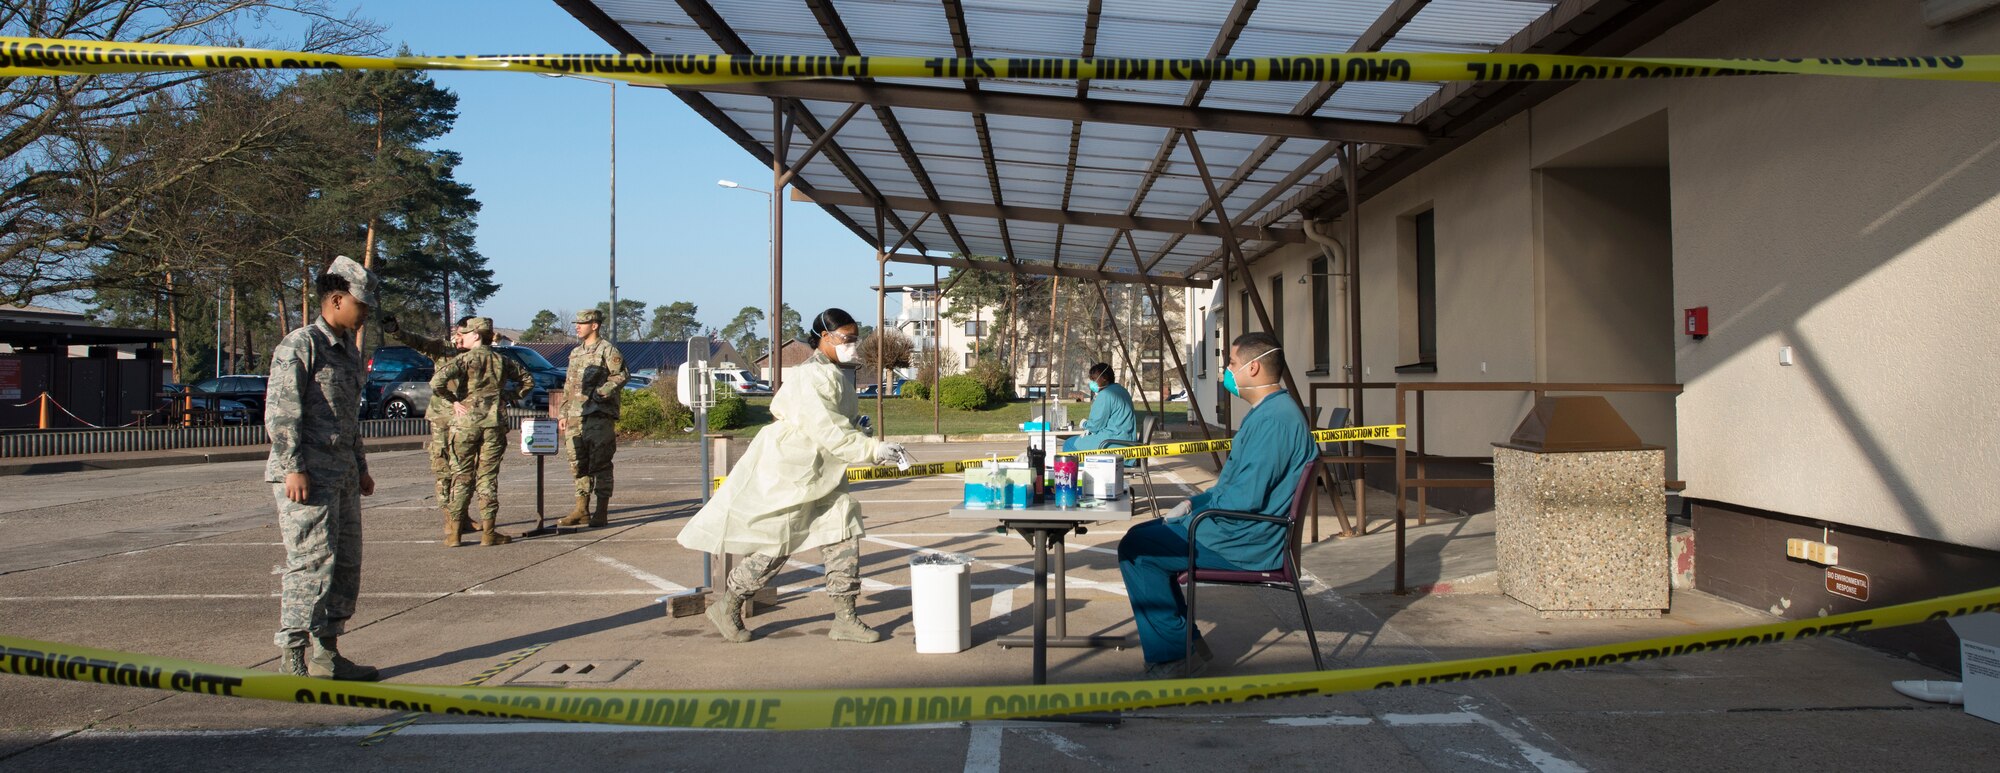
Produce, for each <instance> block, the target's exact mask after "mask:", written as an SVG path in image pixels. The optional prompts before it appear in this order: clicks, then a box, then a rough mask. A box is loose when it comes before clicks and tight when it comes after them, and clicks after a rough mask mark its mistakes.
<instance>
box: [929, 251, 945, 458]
mask: <svg viewBox="0 0 2000 773" xmlns="http://www.w3.org/2000/svg"><path fill="white" fill-rule="evenodd" d="M943 306H944V288H942V287H939V286H938V268H937V266H931V391H930V395H931V434H933V435H943V434H944V424H943V423H942V419H941V418H940V417H939V415H938V406H939V405H941V403H939V402H938V394H937V391H938V378H939V377H940V376H941V375H943V374H944V362H943V361H942V360H939V359H938V357H939V355H940V354H942V353H943V351H944V348H943V347H941V346H939V345H938V342H940V341H943V340H944V313H943V311H942V309H943Z"/></svg>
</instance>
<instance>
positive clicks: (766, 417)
mask: <svg viewBox="0 0 2000 773" xmlns="http://www.w3.org/2000/svg"><path fill="white" fill-rule="evenodd" d="M1069 406H1070V407H1069V419H1070V421H1072V422H1076V423H1081V422H1082V421H1083V419H1084V417H1086V416H1089V415H1090V404H1089V403H1070V404H1069ZM1154 407H1158V403H1155V404H1154ZM882 408H883V413H884V414H885V416H886V418H877V419H876V420H875V428H876V430H877V431H878V432H879V433H880V434H882V435H929V434H932V424H931V404H930V403H929V402H927V401H924V400H913V399H910V398H908V397H885V398H882ZM1133 408H1135V409H1136V410H1138V411H1140V412H1141V413H1144V412H1145V410H1146V406H1145V404H1143V403H1138V404H1134V405H1133ZM1039 411H1041V403H1039V402H1034V403H1030V402H1027V401H1025V400H1023V401H1018V402H1011V403H1005V404H1002V405H999V406H995V407H992V408H988V409H985V410H979V411H955V410H952V409H950V408H940V409H939V410H938V412H937V421H938V423H937V427H938V431H940V432H942V433H943V434H945V435H984V434H993V433H1001V432H1019V431H1021V423H1022V422H1025V421H1027V420H1028V417H1029V416H1031V415H1033V414H1035V413H1037V412H1039ZM861 413H862V414H863V415H869V416H872V415H874V413H875V398H872V397H864V398H862V399H861ZM1186 421H1187V404H1186V403H1170V404H1169V405H1168V408H1167V423H1168V424H1170V425H1171V424H1181V423H1185V422H1186ZM769 423H771V398H768V397H752V398H750V424H749V425H748V426H746V427H743V428H742V429H735V430H729V431H728V432H727V433H726V434H729V435H733V436H735V437H749V436H751V435H755V434H757V430H760V429H763V428H764V425H766V424H769Z"/></svg>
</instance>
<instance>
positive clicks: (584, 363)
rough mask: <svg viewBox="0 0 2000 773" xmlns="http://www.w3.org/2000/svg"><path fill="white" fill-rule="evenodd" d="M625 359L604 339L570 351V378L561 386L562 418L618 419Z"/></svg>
mask: <svg viewBox="0 0 2000 773" xmlns="http://www.w3.org/2000/svg"><path fill="white" fill-rule="evenodd" d="M625 378H626V373H625V355H622V354H619V353H618V347H616V346H612V345H611V344H610V343H609V342H607V341H605V340H604V339H601V338H600V339H598V340H597V341H594V342H592V343H587V344H579V345H578V346H577V347H576V348H575V349H571V350H570V351H569V376H568V379H567V380H565V381H564V382H563V405H562V415H563V416H565V417H571V418H575V417H582V416H596V415H603V416H606V417H609V418H613V419H616V418H618V404H619V401H620V399H621V398H622V397H623V396H624V390H625Z"/></svg>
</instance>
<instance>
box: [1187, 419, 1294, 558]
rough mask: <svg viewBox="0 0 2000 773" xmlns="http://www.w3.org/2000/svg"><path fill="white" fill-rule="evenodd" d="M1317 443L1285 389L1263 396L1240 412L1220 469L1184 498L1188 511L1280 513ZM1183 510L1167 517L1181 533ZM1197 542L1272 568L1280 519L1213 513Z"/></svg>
mask: <svg viewBox="0 0 2000 773" xmlns="http://www.w3.org/2000/svg"><path fill="white" fill-rule="evenodd" d="M1317 453H1318V449H1317V448H1316V447H1315V446H1314V445H1313V439H1312V428H1311V427H1309V426H1307V424H1306V417H1305V413H1304V412H1303V411H1301V410H1299V403H1298V401H1297V400H1294V399H1292V396H1291V395H1290V394H1289V393H1287V392H1285V391H1284V390H1278V392H1277V394H1273V395H1271V396H1270V397H1266V398H1264V401H1263V402H1260V403H1258V404H1257V406H1256V407H1255V408H1251V409H1250V412H1249V413H1248V414H1245V415H1244V417H1243V426H1242V428H1241V429H1238V430H1237V431H1236V437H1235V438H1234V440H1233V441H1232V442H1231V443H1230V448H1229V459H1228V461H1227V462H1225V463H1224V464H1223V465H1222V475H1220V476H1218V477H1217V478H1216V479H1215V485H1213V486H1210V487H1209V489H1208V490H1207V491H1203V492H1201V493H1199V494H1196V495H1194V496H1193V497H1191V498H1190V499H1189V500H1188V503H1189V508H1188V514H1189V516H1193V515H1198V514H1200V513H1201V512H1202V511H1204V510H1236V511H1240V512H1250V513H1260V514H1263V515H1284V514H1285V512H1286V511H1287V510H1289V509H1290V508H1291V506H1292V490H1293V488H1294V487H1295V486H1296V485H1297V484H1298V481H1299V474H1300V473H1301V472H1304V471H1305V467H1306V465H1307V464H1310V463H1311V462H1312V460H1313V457H1314V456H1315V455H1316V454H1317ZM1187 518H1188V516H1183V517H1182V518H1176V519H1172V520H1170V521H1168V524H1169V525H1171V526H1172V527H1173V528H1174V529H1175V530H1177V531H1179V532H1181V534H1182V535H1183V536H1185V535H1186V534H1187V522H1186V519H1187ZM1198 536H1199V537H1200V538H1201V544H1202V545H1203V546H1205V547H1207V548H1209V549H1211V550H1213V551H1215V552H1217V553H1220V554H1221V555H1222V557H1223V558H1225V559H1227V560H1228V561H1229V562H1230V563H1232V564H1235V565H1236V567H1237V568H1240V569H1249V570H1264V569H1276V568H1278V567H1279V566H1281V565H1282V564H1283V563H1284V554H1283V553H1282V552H1281V551H1283V550H1284V546H1285V525H1284V524H1282V523H1266V522H1262V521H1245V520H1240V519H1226V518H1215V519H1209V520H1205V521H1202V522H1201V531H1200V532H1199V534H1198Z"/></svg>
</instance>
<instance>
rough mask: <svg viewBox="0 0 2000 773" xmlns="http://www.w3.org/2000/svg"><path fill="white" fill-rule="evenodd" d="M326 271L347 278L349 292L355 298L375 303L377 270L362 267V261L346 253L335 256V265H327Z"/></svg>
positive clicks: (369, 303) (363, 301)
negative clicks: (358, 261) (357, 261)
mask: <svg viewBox="0 0 2000 773" xmlns="http://www.w3.org/2000/svg"><path fill="white" fill-rule="evenodd" d="M326 272H327V273H329V274H332V275H334V276H337V277H340V278H342V279H345V280H347V294H348V295H352V296H354V300H357V301H360V302H362V303H365V304H367V305H369V306H374V305H375V290H376V289H377V281H376V279H375V272H373V271H369V270H368V269H365V268H362V267H361V264H360V263H356V262H355V261H354V259H353V258H350V257H347V256H346V255H341V256H338V257H335V258H334V259H333V265H331V266H327V267H326Z"/></svg>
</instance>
